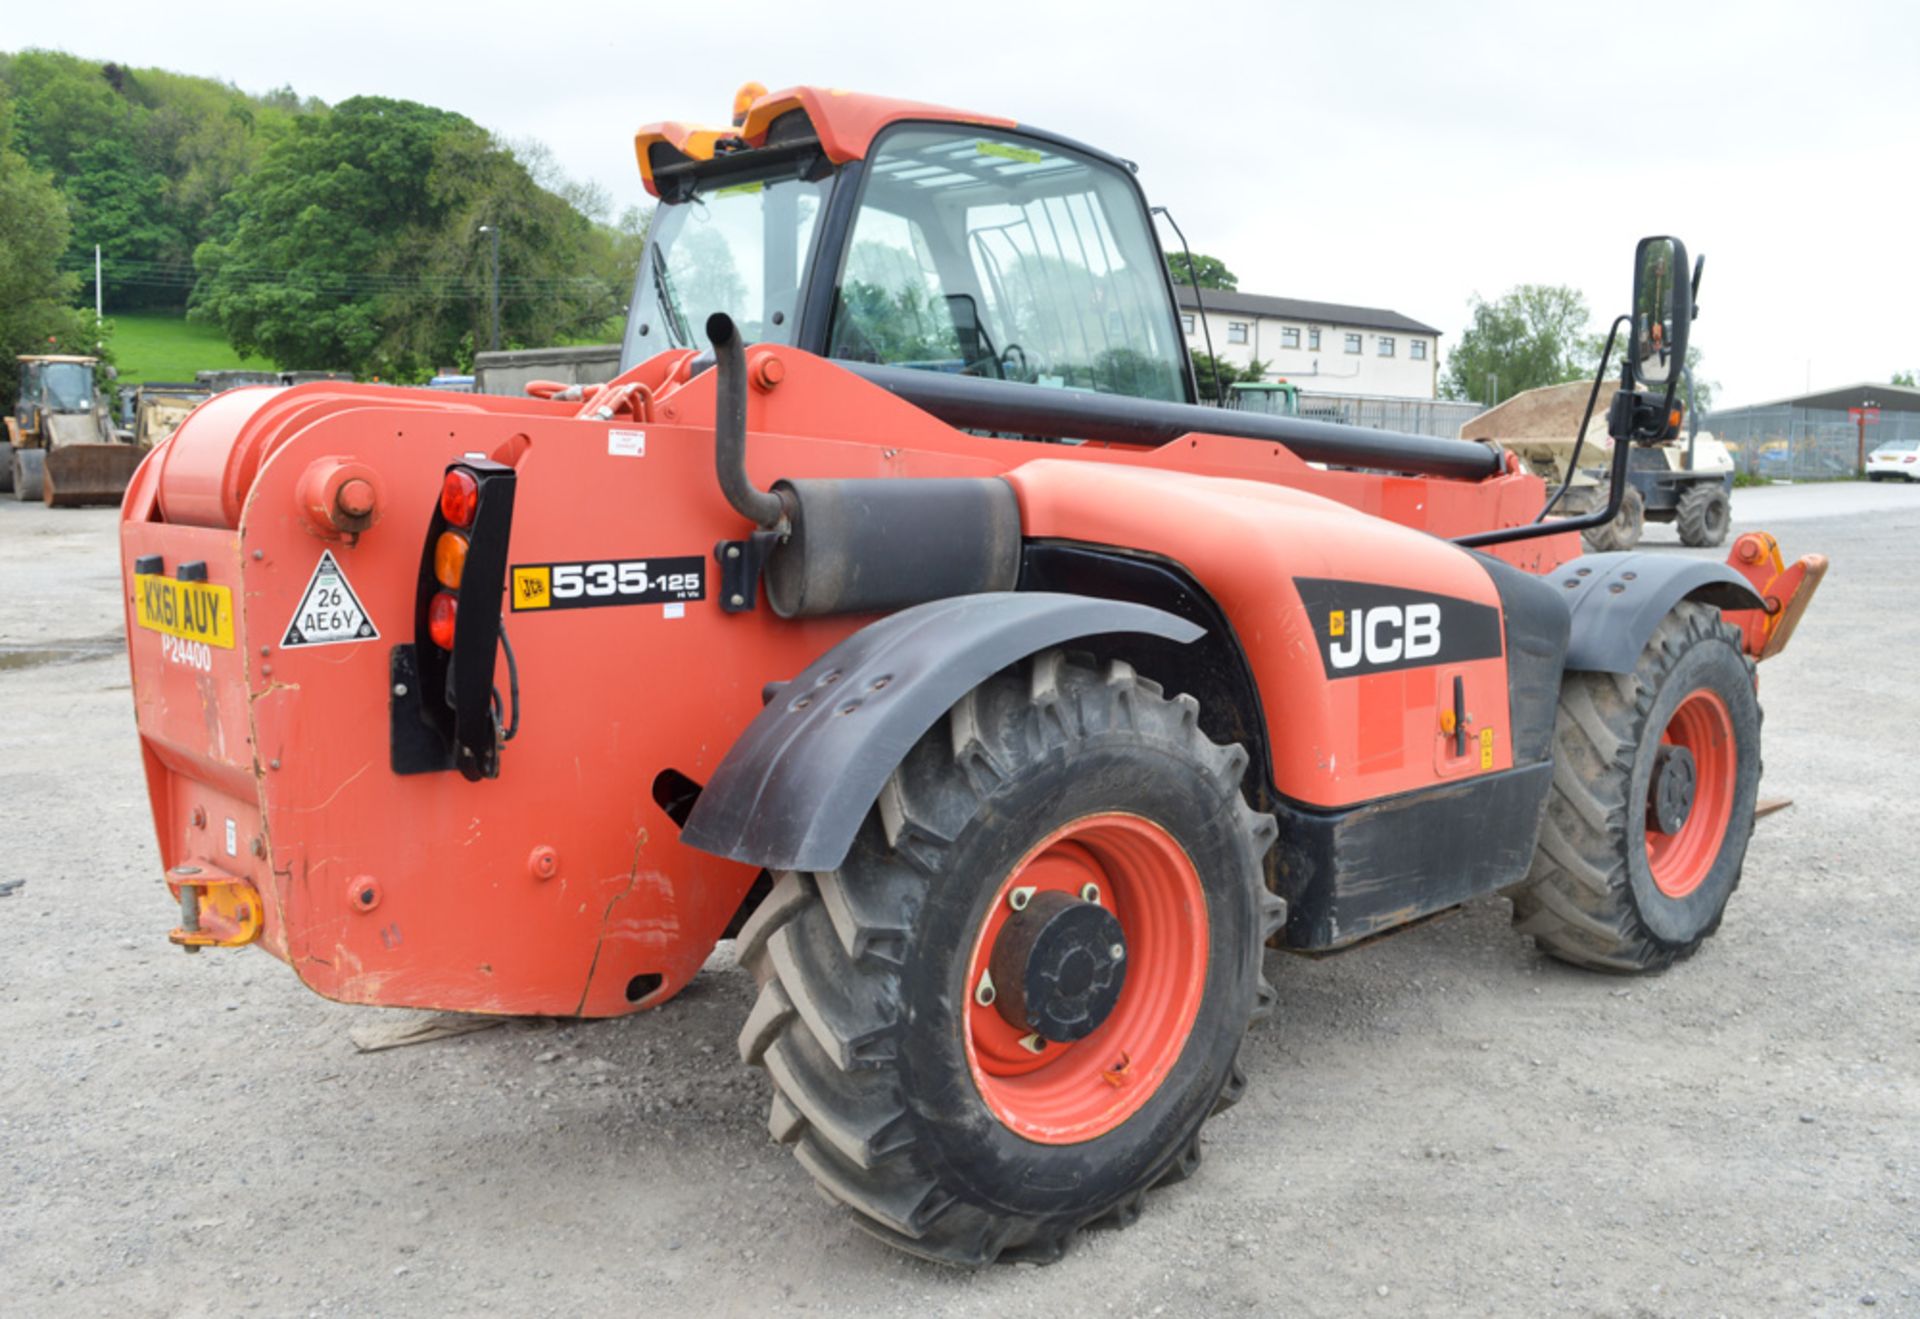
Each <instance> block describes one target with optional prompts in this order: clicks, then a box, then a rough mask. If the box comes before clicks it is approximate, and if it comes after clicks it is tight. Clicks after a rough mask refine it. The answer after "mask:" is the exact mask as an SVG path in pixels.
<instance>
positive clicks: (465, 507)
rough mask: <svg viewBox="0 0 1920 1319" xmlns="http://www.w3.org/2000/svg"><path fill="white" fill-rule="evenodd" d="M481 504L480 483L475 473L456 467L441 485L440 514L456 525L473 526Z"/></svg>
mask: <svg viewBox="0 0 1920 1319" xmlns="http://www.w3.org/2000/svg"><path fill="white" fill-rule="evenodd" d="M479 504H480V483H479V482H478V481H475V480H474V479H473V473H471V472H463V471H461V470H460V469H459V468H457V467H456V468H454V469H453V470H452V471H450V472H448V473H447V479H446V480H445V481H444V482H443V483H442V484H441V486H440V516H441V517H443V518H445V519H446V520H447V521H449V522H451V523H452V524H453V525H454V526H456V527H471V526H472V525H473V511H474V509H475V508H477V507H479Z"/></svg>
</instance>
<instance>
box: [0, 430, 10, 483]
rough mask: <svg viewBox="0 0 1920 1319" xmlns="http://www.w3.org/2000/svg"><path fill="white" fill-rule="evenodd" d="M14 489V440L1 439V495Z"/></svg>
mask: <svg viewBox="0 0 1920 1319" xmlns="http://www.w3.org/2000/svg"><path fill="white" fill-rule="evenodd" d="M12 491H13V442H12V441H11V440H0V495H5V494H11V493H12Z"/></svg>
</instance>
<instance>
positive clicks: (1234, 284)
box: [1166, 252, 1240, 292]
mask: <svg viewBox="0 0 1920 1319" xmlns="http://www.w3.org/2000/svg"><path fill="white" fill-rule="evenodd" d="M1166 258H1167V273H1168V274H1170V275H1172V276H1173V282H1174V283H1176V284H1182V285H1190V284H1194V283H1198V284H1199V286H1200V287H1201V288H1203V289H1226V290H1228V291H1229V292H1231V291H1233V290H1235V289H1238V288H1239V287H1240V277H1239V276H1238V275H1236V274H1234V273H1233V272H1232V271H1231V270H1228V269H1227V263H1226V262H1224V261H1222V260H1221V259H1220V258H1219V257H1217V256H1208V255H1207V254H1206V253H1205V252H1195V253H1194V254H1193V265H1192V267H1191V268H1189V267H1188V265H1187V254H1186V253H1185V252H1168V253H1166ZM1189 269H1191V272H1192V273H1188V272H1189Z"/></svg>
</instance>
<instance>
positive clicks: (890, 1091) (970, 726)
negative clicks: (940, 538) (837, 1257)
mask: <svg viewBox="0 0 1920 1319" xmlns="http://www.w3.org/2000/svg"><path fill="white" fill-rule="evenodd" d="M1246 764H1247V756H1246V753H1245V752H1244V751H1243V750H1241V748H1239V747H1238V746H1219V745H1216V744H1215V743H1213V742H1211V741H1209V740H1208V739H1207V737H1206V736H1205V735H1204V734H1203V733H1202V732H1201V731H1200V729H1199V725H1198V706H1197V705H1196V704H1195V703H1194V702H1193V700H1192V698H1190V697H1184V696H1183V697H1179V698H1176V699H1173V700H1169V699H1166V698H1165V697H1164V696H1162V694H1161V692H1160V689H1159V688H1158V687H1157V686H1155V685H1154V684H1153V683H1151V682H1149V681H1147V680H1146V679H1143V678H1140V677H1138V676H1137V675H1136V674H1135V673H1134V672H1133V670H1132V669H1131V668H1129V667H1128V666H1127V665H1125V664H1122V663H1118V662H1114V663H1111V664H1109V665H1107V666H1106V668H1105V669H1104V671H1097V670H1095V669H1093V668H1091V667H1088V666H1086V665H1082V664H1079V663H1074V662H1071V661H1068V660H1066V659H1064V658H1063V657H1062V655H1061V654H1060V653H1059V652H1050V653H1048V654H1045V655H1042V656H1039V657H1037V658H1036V659H1034V660H1033V661H1031V662H1030V663H1025V664H1022V665H1020V666H1018V667H1017V668H1015V669H1010V670H1007V671H1005V672H1003V673H1001V674H999V675H997V676H996V677H994V678H992V679H990V680H989V681H987V682H986V683H984V684H982V685H981V686H980V687H979V688H977V689H976V690H975V691H973V692H972V693H970V694H969V695H968V696H967V697H966V698H965V699H963V700H962V701H961V702H960V704H958V705H957V706H955V707H954V709H953V711H952V712H951V714H950V716H949V717H948V719H947V720H946V721H945V722H944V723H943V724H941V725H939V726H938V727H936V728H935V729H934V730H932V731H931V732H929V733H928V734H927V735H926V736H925V737H924V738H922V739H921V741H920V742H919V744H918V745H916V746H915V747H914V749H913V750H912V751H911V752H910V753H909V754H908V756H907V758H906V760H905V761H904V762H903V764H902V765H901V767H900V769H899V770H898V771H896V773H895V774H894V776H893V777H892V779H891V780H890V781H889V782H888V784H887V786H886V789H885V790H884V791H883V793H882V795H881V798H880V801H879V803H878V804H877V805H876V806H875V808H874V810H873V812H872V814H871V815H870V816H869V817H868V819H867V821H866V823H865V825H864V826H863V827H862V830H861V833H860V836H859V838H858V839H857V840H856V842H855V844H854V847H853V850H852V852H851V853H850V854H849V855H848V857H847V860H846V862H845V863H844V864H843V865H842V866H841V868H840V869H839V870H836V871H832V872H830V873H821V874H793V873H789V874H786V875H783V876H781V877H780V879H779V882H778V884H776V886H775V888H774V891H773V893H772V894H771V895H770V896H769V897H768V899H767V900H766V902H765V903H764V904H763V905H762V907H761V908H760V910H759V911H757V912H756V913H755V914H754V916H753V918H752V919H751V920H750V921H749V922H748V924H747V926H746V928H745V929H743V930H742V932H741V936H740V957H741V961H742V962H743V963H744V964H745V965H746V966H747V967H748V968H749V969H750V970H751V971H752V972H753V975H754V978H755V979H756V981H758V983H759V985H760V995H759V998H758V1000H757V1002H756V1003H755V1005H754V1009H753V1012H752V1014H751V1016H750V1017H749V1019H748V1021H747V1024H746V1027H745V1029H744V1030H743V1031H742V1032H741V1036H740V1051H741V1056H742V1057H743V1058H744V1059H745V1060H746V1061H747V1062H749V1063H753V1064H756V1065H758V1066H761V1067H764V1068H765V1069H766V1070H767V1072H768V1074H769V1076H770V1077H771V1078H772V1081H773V1086H774V1097H773V1106H772V1114H771V1117H770V1120H769V1123H768V1125H769V1128H770V1130H771V1131H772V1133H773V1135H774V1137H775V1138H776V1139H778V1140H781V1141H783V1142H786V1143H789V1144H792V1145H793V1146H794V1152H795V1154H796V1156H797V1157H798V1158H799V1160H800V1162H801V1163H802V1164H804V1165H805V1166H806V1168H807V1170H808V1171H809V1172H810V1173H812V1175H813V1177H814V1179H815V1181H816V1182H817V1183H818V1184H819V1186H820V1188H821V1189H822V1190H823V1191H824V1192H825V1193H826V1195H827V1197H828V1198H829V1199H830V1200H832V1201H834V1202H836V1203H839V1204H841V1205H844V1206H846V1207H847V1208H848V1209H850V1210H852V1211H853V1214H854V1218H855V1221H856V1222H858V1223H859V1225H860V1226H861V1227H863V1228H865V1229H867V1230H868V1231H870V1232H872V1233H873V1234H875V1235H876V1236H878V1237H880V1238H882V1239H883V1240H885V1241H887V1242H889V1243H891V1244H893V1245H895V1246H898V1247H900V1248H902V1249H905V1250H908V1251H911V1252H912V1253H914V1254H917V1255H921V1256H923V1257H925V1258H928V1259H933V1260H938V1261H942V1262H945V1263H952V1264H963V1265H977V1264H984V1263H987V1262H989V1261H991V1260H994V1259H996V1258H1001V1257H1013V1258H1021V1259H1042V1260H1044V1259H1051V1258H1054V1257H1057V1256H1058V1255H1059V1253H1060V1252H1061V1250H1062V1249H1063V1248H1064V1246H1065V1244H1066V1243H1067V1241H1068V1239H1069V1238H1070V1237H1071V1236H1072V1235H1073V1234H1074V1233H1075V1232H1076V1231H1077V1230H1078V1229H1080V1228H1081V1227H1083V1226H1086V1225H1087V1224H1089V1223H1092V1222H1095V1221H1097V1220H1108V1221H1112V1222H1115V1223H1119V1224H1125V1223H1128V1222H1131V1221H1132V1220H1133V1218H1134V1217H1135V1216H1137V1214H1138V1212H1139V1208H1140V1204H1141V1200H1142V1197H1143V1195H1144V1193H1145V1191H1146V1190H1147V1189H1148V1188H1149V1187H1151V1186H1153V1185H1154V1184H1156V1183H1158V1182H1164V1181H1171V1180H1177V1179H1179V1178H1181V1177H1184V1176H1186V1175H1188V1174H1190V1173H1191V1172H1192V1171H1193V1169H1194V1168H1195V1166H1196V1165H1197V1163H1198V1160H1199V1137H1198V1133H1199V1129H1200V1126H1201V1124H1202V1123H1203V1122H1204V1121H1205V1120H1206V1118H1207V1116H1208V1115H1209V1114H1210V1113H1212V1112H1213V1111H1215V1109H1216V1108H1218V1107H1223V1106H1224V1105H1226V1104H1228V1103H1231V1102H1232V1101H1233V1100H1235V1099H1237V1098H1238V1097H1239V1094H1240V1092H1241V1090H1242V1089H1243V1088H1244V1085H1245V1082H1244V1080H1243V1078H1242V1077H1241V1075H1240V1073H1239V1070H1238V1066H1237V1063H1236V1056H1237V1053H1238V1050H1239V1045H1240V1040H1241V1036H1242V1035H1243V1033H1244V1032H1245V1029H1246V1026H1247V1023H1248V1021H1249V1020H1250V1019H1251V1018H1252V1017H1254V1016H1255V1015H1256V1014H1257V1012H1258V1011H1259V1010H1260V1009H1262V1008H1264V1007H1265V1006H1266V1005H1267V1004H1268V1003H1269V1002H1270V1001H1271V997H1272V992H1271V990H1270V989H1268V988H1267V986H1266V983H1265V981H1264V980H1263V979H1262V977H1261V965H1260V963H1261V955H1262V950H1263V947H1264V945H1265V941H1266V938H1267V937H1268V935H1269V934H1271V933H1272V932H1273V931H1274V930H1275V929H1277V928H1278V926H1279V924H1280V922H1281V920H1282V919H1283V913H1284V906H1283V904H1281V903H1280V902H1279V901H1278V900H1277V899H1275V898H1273V897H1272V896H1270V895H1269V894H1268V893H1267V891H1266V888H1265V885H1264V880H1263V875H1262V867H1261V857H1262V855H1263V854H1264V853H1265V852H1266V850H1267V848H1268V847H1269V846H1271V844H1272V842H1273V840H1274V836H1275V833H1276V829H1275V826H1274V822H1273V819H1272V817H1270V816H1266V815H1256V814H1255V813H1254V812H1253V811H1252V810H1251V809H1250V808H1249V807H1248V806H1247V805H1246V803H1245V802H1244V801H1243V800H1242V798H1241V795H1240V786H1239V785H1240V778H1241V775H1242V773H1243V771H1244V770H1245V768H1246Z"/></svg>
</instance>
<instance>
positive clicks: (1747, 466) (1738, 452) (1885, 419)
mask: <svg viewBox="0 0 1920 1319" xmlns="http://www.w3.org/2000/svg"><path fill="white" fill-rule="evenodd" d="M1701 429H1703V430H1709V431H1712V432H1713V434H1714V435H1715V436H1716V437H1717V438H1718V439H1719V440H1720V442H1721V443H1722V444H1724V445H1726V446H1727V448H1728V449H1729V450H1730V451H1732V453H1733V466H1734V470H1735V471H1737V472H1740V473H1743V474H1745V475H1747V476H1759V477H1773V478H1776V479H1781V480H1800V481H1809V480H1820V479H1833V478H1835V477H1848V476H1852V475H1854V473H1856V472H1857V471H1858V470H1859V467H1860V435H1861V431H1860V425H1859V423H1858V422H1856V421H1855V420H1854V419H1853V418H1852V417H1850V416H1848V415H1847V412H1846V410H1845V409H1843V408H1800V407H1794V406H1792V405H1791V404H1779V405H1776V406H1773V407H1756V408H1727V409H1725V410H1723V411H1719V412H1709V413H1708V414H1707V415H1706V417H1705V418H1704V419H1703V420H1702V421H1701ZM1889 440H1920V412H1889V411H1884V410H1883V411H1882V412H1881V413H1880V420H1879V422H1878V423H1877V424H1874V423H1869V424H1868V425H1867V427H1866V451H1867V452H1868V453H1872V452H1873V451H1874V449H1875V448H1876V447H1878V446H1879V445H1882V444H1885V443H1886V442H1887V441H1889Z"/></svg>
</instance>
